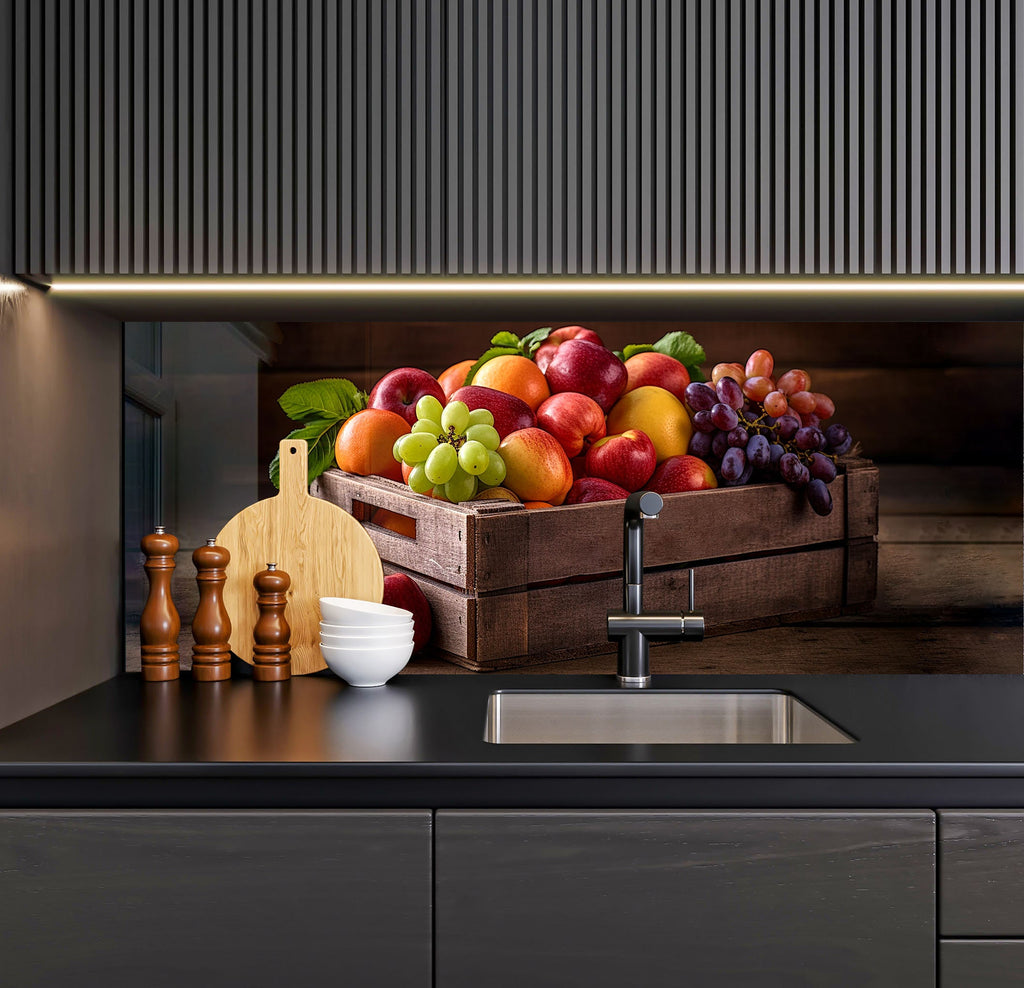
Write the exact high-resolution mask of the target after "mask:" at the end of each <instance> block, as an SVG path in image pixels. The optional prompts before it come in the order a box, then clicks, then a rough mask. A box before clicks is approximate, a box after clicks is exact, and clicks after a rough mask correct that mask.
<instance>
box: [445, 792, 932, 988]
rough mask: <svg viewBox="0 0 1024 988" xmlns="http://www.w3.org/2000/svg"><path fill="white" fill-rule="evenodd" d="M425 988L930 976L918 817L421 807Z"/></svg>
mask: <svg viewBox="0 0 1024 988" xmlns="http://www.w3.org/2000/svg"><path fill="white" fill-rule="evenodd" d="M435 826H436V831H435V883H436V884H435V910H436V940H435V964H436V980H435V984H436V986H437V988H479V986H481V985H486V986H488V988H506V986H507V988H523V986H530V988H542V986H551V988H555V986H558V988H564V986H575V985H579V986H586V988H604V986H609V988H611V986H616V988H621V986H623V985H642V986H644V988H656V986H663V985H664V986H669V985H671V986H673V988H677V986H680V985H686V986H688V988H695V986H715V988H721V986H729V988H733V986H748V985H749V986H752V988H753V986H756V988H766V986H772V985H779V986H786V988H793V986H795V985H806V986H814V988H820V986H823V985H829V986H846V985H850V986H861V985H872V986H876V988H879V986H888V985H891V986H893V988H916V986H922V988H923V986H929V988H931V986H934V984H935V977H936V973H935V952H936V951H935V944H936V930H935V818H934V815H933V814H932V813H927V812H904V813H896V812H849V813H847V812H840V811H835V812H829V811H820V812H765V811H757V812H754V811H751V812H743V811H730V812H725V811H723V812H703V811H699V812H698V811H687V812H683V811H663V812H662V811H652V812H633V811H565V812H503V811H476V812H469V811H439V812H438V813H437V815H436V821H435Z"/></svg>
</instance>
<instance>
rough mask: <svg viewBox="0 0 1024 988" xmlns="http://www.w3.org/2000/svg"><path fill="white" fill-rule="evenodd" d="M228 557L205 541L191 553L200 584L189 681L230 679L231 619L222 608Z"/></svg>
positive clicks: (225, 552) (225, 550)
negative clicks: (204, 543) (190, 679)
mask: <svg viewBox="0 0 1024 988" xmlns="http://www.w3.org/2000/svg"><path fill="white" fill-rule="evenodd" d="M230 561H231V553H230V552H228V550H227V549H225V548H224V547H223V546H219V545H217V540H216V539H207V540H206V545H201V546H199V548H198V549H196V551H195V552H193V553H192V562H193V563H195V566H196V583H198V584H199V606H198V607H197V608H196V616H195V617H194V618H193V619H192V637H193V638H194V639H195V644H194V645H193V646H192V678H193V679H198V680H200V681H201V682H215V681H217V680H221V679H230V678H231V646H230V645H229V644H228V641H229V640H230V638H231V619H230V618H229V617H228V611H227V608H226V607H225V606H224V598H223V590H224V581H225V580H226V579H227V573H226V569H227V565H228V563H229V562H230Z"/></svg>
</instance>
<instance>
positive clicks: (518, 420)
mask: <svg viewBox="0 0 1024 988" xmlns="http://www.w3.org/2000/svg"><path fill="white" fill-rule="evenodd" d="M448 400H449V401H461V402H464V403H465V405H466V407H467V408H468V409H469V410H470V411H471V412H472V411H475V410H476V409H477V408H486V409H487V411H489V412H490V413H491V414H492V415H493V416H494V428H495V429H497V430H498V435H499V436H501V438H502V439H504V438H505V437H506V436H507V435H508V434H509V433H510V432H516V431H517V430H519V429H530V428H532V427H533V426H535V425H536V424H537V419H536V417H535V416H534V414H533V412H532V411H531V409H530V406H529V405H527V404H526V402H525V401H523V399H522V398H517V397H516V396H515V395H510V394H505V392H504V391H496V390H495V389H494V388H485V387H482V386H481V385H479V384H467V385H466V386H465V387H462V388H459V389H458V391H453V392H452V396H451V398H449V399H448Z"/></svg>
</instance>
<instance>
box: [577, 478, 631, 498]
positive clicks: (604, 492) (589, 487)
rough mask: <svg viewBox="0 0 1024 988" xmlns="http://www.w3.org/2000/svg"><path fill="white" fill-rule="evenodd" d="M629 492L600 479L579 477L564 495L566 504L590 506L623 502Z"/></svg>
mask: <svg viewBox="0 0 1024 988" xmlns="http://www.w3.org/2000/svg"><path fill="white" fill-rule="evenodd" d="M627 497H629V491H627V490H626V489H625V488H622V487H620V486H619V485H618V484H613V483H612V482H611V481H610V480H604V479H603V478H602V477H580V479H579V480H577V481H576V482H575V483H574V484H573V485H572V487H571V488H569V493H568V494H567V495H566V498H565V503H566V504H591V503H593V502H594V501H623V500H625V499H626V498H627Z"/></svg>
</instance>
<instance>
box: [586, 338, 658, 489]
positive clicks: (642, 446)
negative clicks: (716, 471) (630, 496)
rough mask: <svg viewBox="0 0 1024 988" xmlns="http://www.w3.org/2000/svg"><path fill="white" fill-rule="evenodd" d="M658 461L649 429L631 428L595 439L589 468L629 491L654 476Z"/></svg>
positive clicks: (590, 474) (589, 457) (593, 472)
mask: <svg viewBox="0 0 1024 988" xmlns="http://www.w3.org/2000/svg"><path fill="white" fill-rule="evenodd" d="M670 359H671V358H670ZM657 464H658V454H657V453H656V452H655V450H654V443H653V442H651V439H650V437H649V436H648V435H647V433H645V432H641V431H640V430H639V429H627V430H626V431H625V432H623V433H621V434H620V435H614V436H605V437H604V438H603V439H599V440H598V441H597V442H596V443H594V445H593V446H591V447H590V451H589V452H588V453H587V461H586V468H587V474H588V476H590V477H599V478H601V479H603V480H608V481H611V482H612V483H613V484H617V485H618V486H619V487H622V488H625V489H626V490H627V491H638V490H640V488H641V487H643V486H644V485H645V484H646V483H647V481H648V480H650V479H651V474H652V473H654V468H655V467H656V466H657Z"/></svg>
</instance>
